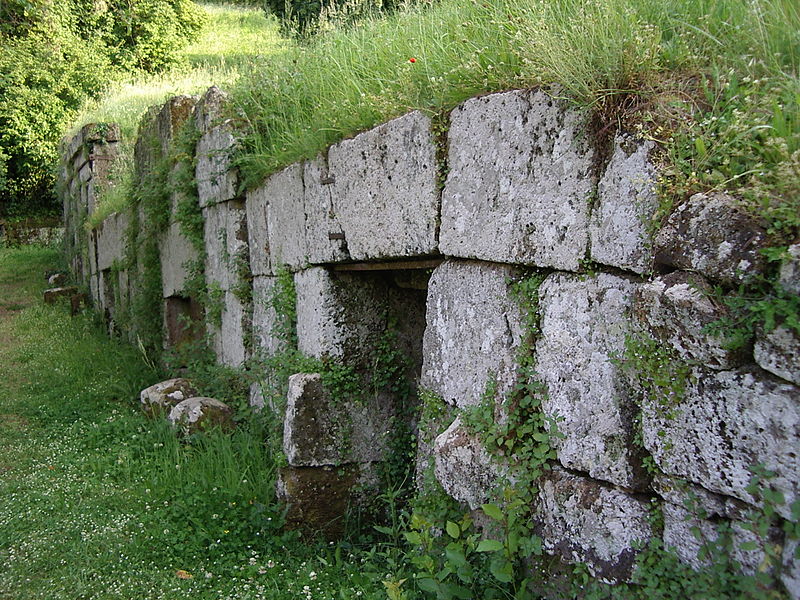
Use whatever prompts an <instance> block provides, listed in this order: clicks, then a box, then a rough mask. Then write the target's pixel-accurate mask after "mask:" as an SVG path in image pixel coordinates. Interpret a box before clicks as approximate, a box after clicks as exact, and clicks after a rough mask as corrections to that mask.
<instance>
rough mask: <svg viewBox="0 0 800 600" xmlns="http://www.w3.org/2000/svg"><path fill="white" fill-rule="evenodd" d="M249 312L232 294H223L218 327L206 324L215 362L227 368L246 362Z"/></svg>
mask: <svg viewBox="0 0 800 600" xmlns="http://www.w3.org/2000/svg"><path fill="white" fill-rule="evenodd" d="M250 318H251V317H250V310H249V307H246V306H244V305H243V304H242V301H241V300H240V299H239V298H238V297H237V295H236V294H235V293H234V292H228V291H226V292H224V295H223V297H222V314H221V323H220V324H219V326H217V324H215V323H211V322H208V323H207V329H208V332H209V333H210V334H211V341H212V344H211V345H212V347H213V349H214V353H215V355H216V357H217V362H219V363H220V364H223V365H227V366H229V367H239V366H241V365H242V364H243V363H244V361H245V360H247V347H246V345H245V340H246V339H247V337H248V332H249V331H250V327H251V323H250Z"/></svg>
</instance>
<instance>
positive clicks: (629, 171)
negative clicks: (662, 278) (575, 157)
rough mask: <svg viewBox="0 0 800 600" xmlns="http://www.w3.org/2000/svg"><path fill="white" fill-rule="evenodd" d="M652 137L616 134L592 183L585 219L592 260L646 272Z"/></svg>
mask: <svg viewBox="0 0 800 600" xmlns="http://www.w3.org/2000/svg"><path fill="white" fill-rule="evenodd" d="M655 146H656V145H655V142H652V141H643V142H642V141H637V140H636V139H634V138H633V137H632V136H629V135H625V134H619V135H617V137H616V139H615V140H614V152H613V154H612V155H611V160H610V161H609V164H608V166H607V167H606V170H605V173H604V174H603V176H602V178H601V179H600V182H599V184H598V188H597V189H598V194H597V203H596V204H595V206H594V210H593V212H592V217H591V221H590V224H589V235H590V239H591V248H592V253H591V256H592V259H593V260H595V261H596V262H598V263H601V264H604V265H610V266H612V267H619V268H620V269H626V270H628V271H634V272H636V273H640V274H643V273H647V272H648V271H650V269H651V267H652V263H653V247H652V246H653V244H652V242H653V241H652V238H651V234H650V233H649V230H650V225H651V221H652V219H653V214H654V213H655V211H656V208H657V207H658V198H657V197H656V190H655V183H656V178H657V176H658V173H657V171H656V168H655V166H654V165H653V163H652V161H651V160H650V153H651V152H652V151H653V149H654V148H655Z"/></svg>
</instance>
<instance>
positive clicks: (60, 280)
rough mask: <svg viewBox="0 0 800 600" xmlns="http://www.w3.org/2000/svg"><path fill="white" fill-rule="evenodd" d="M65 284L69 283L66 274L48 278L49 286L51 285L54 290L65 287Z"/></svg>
mask: <svg viewBox="0 0 800 600" xmlns="http://www.w3.org/2000/svg"><path fill="white" fill-rule="evenodd" d="M65 283H67V276H66V274H65V273H53V274H52V275H50V276H49V277H48V278H47V285H51V286H53V287H54V288H56V287H63V286H64V284H65ZM51 289H52V288H51Z"/></svg>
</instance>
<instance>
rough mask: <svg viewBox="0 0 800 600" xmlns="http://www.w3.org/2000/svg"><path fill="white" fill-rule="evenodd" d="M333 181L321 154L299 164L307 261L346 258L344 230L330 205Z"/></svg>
mask: <svg viewBox="0 0 800 600" xmlns="http://www.w3.org/2000/svg"><path fill="white" fill-rule="evenodd" d="M333 181H335V178H333V177H331V174H330V170H329V169H328V161H327V159H326V158H325V157H323V156H319V157H317V158H316V159H315V160H312V161H308V162H306V163H305V164H304V165H303V184H304V185H303V187H304V189H305V196H304V201H305V212H306V228H305V233H306V252H307V257H308V262H309V263H311V264H319V263H330V262H339V261H342V260H347V259H349V258H350V254H349V252H348V249H347V241H346V239H345V233H344V229H343V228H342V225H341V223H340V222H339V220H340V217H339V215H337V213H336V208H335V207H334V196H333V193H332V189H333Z"/></svg>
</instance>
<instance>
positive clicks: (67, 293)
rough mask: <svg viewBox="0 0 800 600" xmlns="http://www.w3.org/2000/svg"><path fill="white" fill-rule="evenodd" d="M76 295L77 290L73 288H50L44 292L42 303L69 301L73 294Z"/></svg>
mask: <svg viewBox="0 0 800 600" xmlns="http://www.w3.org/2000/svg"><path fill="white" fill-rule="evenodd" d="M77 293H78V288H77V287H75V286H67V287H57V288H50V289H49V290H45V291H44V303H45V304H55V303H56V302H58V299H59V298H67V299H69V298H70V297H71V296H72V295H73V294H77Z"/></svg>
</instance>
